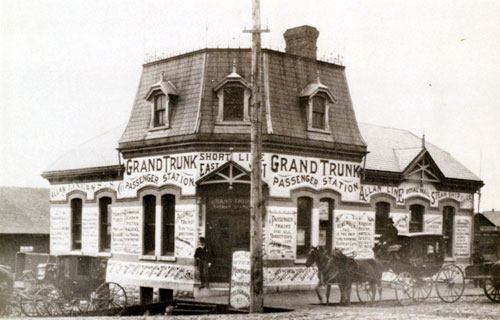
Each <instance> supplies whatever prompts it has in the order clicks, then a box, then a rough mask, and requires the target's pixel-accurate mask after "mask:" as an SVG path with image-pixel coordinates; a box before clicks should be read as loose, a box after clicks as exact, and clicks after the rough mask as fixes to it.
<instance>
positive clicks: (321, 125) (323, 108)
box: [300, 72, 336, 133]
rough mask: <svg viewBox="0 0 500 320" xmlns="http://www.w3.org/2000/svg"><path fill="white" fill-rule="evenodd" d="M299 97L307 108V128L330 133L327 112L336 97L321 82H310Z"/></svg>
mask: <svg viewBox="0 0 500 320" xmlns="http://www.w3.org/2000/svg"><path fill="white" fill-rule="evenodd" d="M300 98H301V100H302V101H303V104H304V106H305V107H306V108H307V111H306V113H307V130H309V131H314V132H321V133H330V125H329V120H328V113H329V110H330V107H331V106H332V105H333V104H334V103H335V101H336V99H335V97H334V96H333V94H332V93H331V92H330V89H329V88H328V87H327V86H325V85H324V84H322V83H321V81H320V79H319V72H318V80H317V82H314V83H310V84H309V85H307V87H305V88H304V90H302V92H301V93H300Z"/></svg>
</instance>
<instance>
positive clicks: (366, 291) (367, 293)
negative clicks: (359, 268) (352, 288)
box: [356, 282, 377, 303]
mask: <svg viewBox="0 0 500 320" xmlns="http://www.w3.org/2000/svg"><path fill="white" fill-rule="evenodd" d="M376 291H377V286H376V285H375V284H374V289H373V291H372V287H371V285H370V282H361V283H356V295H357V296H358V300H359V302H361V303H367V302H368V303H372V302H373V301H375V294H376Z"/></svg>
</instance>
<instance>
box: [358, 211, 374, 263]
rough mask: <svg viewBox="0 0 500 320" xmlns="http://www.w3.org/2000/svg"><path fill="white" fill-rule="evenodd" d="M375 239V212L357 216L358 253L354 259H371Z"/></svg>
mask: <svg viewBox="0 0 500 320" xmlns="http://www.w3.org/2000/svg"><path fill="white" fill-rule="evenodd" d="M374 238H375V212H363V213H361V214H360V215H359V216H358V252H357V255H356V258H360V259H361V258H372V257H373V245H374Z"/></svg>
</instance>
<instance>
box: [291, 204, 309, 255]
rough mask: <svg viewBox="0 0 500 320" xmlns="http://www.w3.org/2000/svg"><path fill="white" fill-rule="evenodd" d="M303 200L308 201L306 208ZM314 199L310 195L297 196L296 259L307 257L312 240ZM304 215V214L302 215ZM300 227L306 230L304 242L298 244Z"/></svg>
mask: <svg viewBox="0 0 500 320" xmlns="http://www.w3.org/2000/svg"><path fill="white" fill-rule="evenodd" d="M301 201H307V202H308V203H306V204H305V207H304V208H301V204H300V202H301ZM313 207H314V199H313V198H312V197H309V196H300V197H298V198H297V230H296V233H297V238H296V243H295V259H304V258H306V257H307V250H308V249H309V247H310V246H311V242H312V220H313V219H312V218H313V217H312V213H313ZM302 215H303V216H302ZM299 229H305V230H304V244H303V245H299V244H298V235H299Z"/></svg>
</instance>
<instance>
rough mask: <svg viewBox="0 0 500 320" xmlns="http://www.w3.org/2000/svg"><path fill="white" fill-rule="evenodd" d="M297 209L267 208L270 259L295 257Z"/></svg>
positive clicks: (267, 250)
mask: <svg viewBox="0 0 500 320" xmlns="http://www.w3.org/2000/svg"><path fill="white" fill-rule="evenodd" d="M296 216H297V215H296V209H295V208H279V207H269V208H268V209H267V223H266V229H267V234H268V235H267V236H266V242H265V243H266V250H265V252H266V254H267V258H268V259H295V240H296V237H295V235H296V229H297V222H296Z"/></svg>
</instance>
